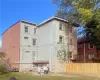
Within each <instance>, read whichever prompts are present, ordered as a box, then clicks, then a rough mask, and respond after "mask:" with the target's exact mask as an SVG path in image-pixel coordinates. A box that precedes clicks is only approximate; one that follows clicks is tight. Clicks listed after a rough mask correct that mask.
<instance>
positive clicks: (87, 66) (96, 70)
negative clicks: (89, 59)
mask: <svg viewBox="0 0 100 80" xmlns="http://www.w3.org/2000/svg"><path fill="white" fill-rule="evenodd" d="M66 72H68V73H82V74H84V73H86V74H100V63H68V64H66Z"/></svg>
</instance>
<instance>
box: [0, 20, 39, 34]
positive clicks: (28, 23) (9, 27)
mask: <svg viewBox="0 0 100 80" xmlns="http://www.w3.org/2000/svg"><path fill="white" fill-rule="evenodd" d="M19 22H23V23H27V24H31V25H35V26H37V24H36V23H32V22H28V21H25V20H19V21H17V22H16V23H14V24H13V25H11V26H10V27H9V28H11V27H13V26H14V25H16V24H17V23H19ZM9 28H7V29H6V30H5V31H4V32H3V33H2V34H1V35H3V34H4V33H5V32H6V31H7V30H8V29H9Z"/></svg>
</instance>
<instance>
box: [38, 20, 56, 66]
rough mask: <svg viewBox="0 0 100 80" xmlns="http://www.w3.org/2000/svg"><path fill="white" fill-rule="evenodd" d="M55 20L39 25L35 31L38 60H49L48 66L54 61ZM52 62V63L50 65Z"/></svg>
mask: <svg viewBox="0 0 100 80" xmlns="http://www.w3.org/2000/svg"><path fill="white" fill-rule="evenodd" d="M56 25H57V24H55V21H51V22H49V23H46V24H44V25H42V26H40V27H38V33H37V35H38V36H37V37H38V40H37V43H38V58H37V59H38V60H46V61H49V62H50V66H53V63H54V62H55V60H56V59H55V58H56V57H55V56H56V52H55V44H56V40H55V37H56V34H55V30H56V27H55V26H56ZM51 63H52V65H51Z"/></svg>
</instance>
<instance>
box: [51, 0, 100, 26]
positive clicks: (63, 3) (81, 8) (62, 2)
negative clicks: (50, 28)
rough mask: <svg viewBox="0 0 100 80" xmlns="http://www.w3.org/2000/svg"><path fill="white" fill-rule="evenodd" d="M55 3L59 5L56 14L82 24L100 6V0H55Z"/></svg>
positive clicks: (71, 21)
mask: <svg viewBox="0 0 100 80" xmlns="http://www.w3.org/2000/svg"><path fill="white" fill-rule="evenodd" d="M53 3H55V4H56V5H57V6H58V7H59V9H58V10H57V15H56V16H58V17H62V18H64V19H67V20H69V22H70V23H74V22H75V23H79V24H81V25H85V24H86V22H87V21H89V20H90V19H91V18H92V16H93V15H94V13H95V11H96V10H97V8H98V6H100V0H53Z"/></svg>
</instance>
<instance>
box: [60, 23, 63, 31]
mask: <svg viewBox="0 0 100 80" xmlns="http://www.w3.org/2000/svg"><path fill="white" fill-rule="evenodd" d="M59 30H61V31H63V30H64V26H63V23H62V22H60V23H59Z"/></svg>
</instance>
